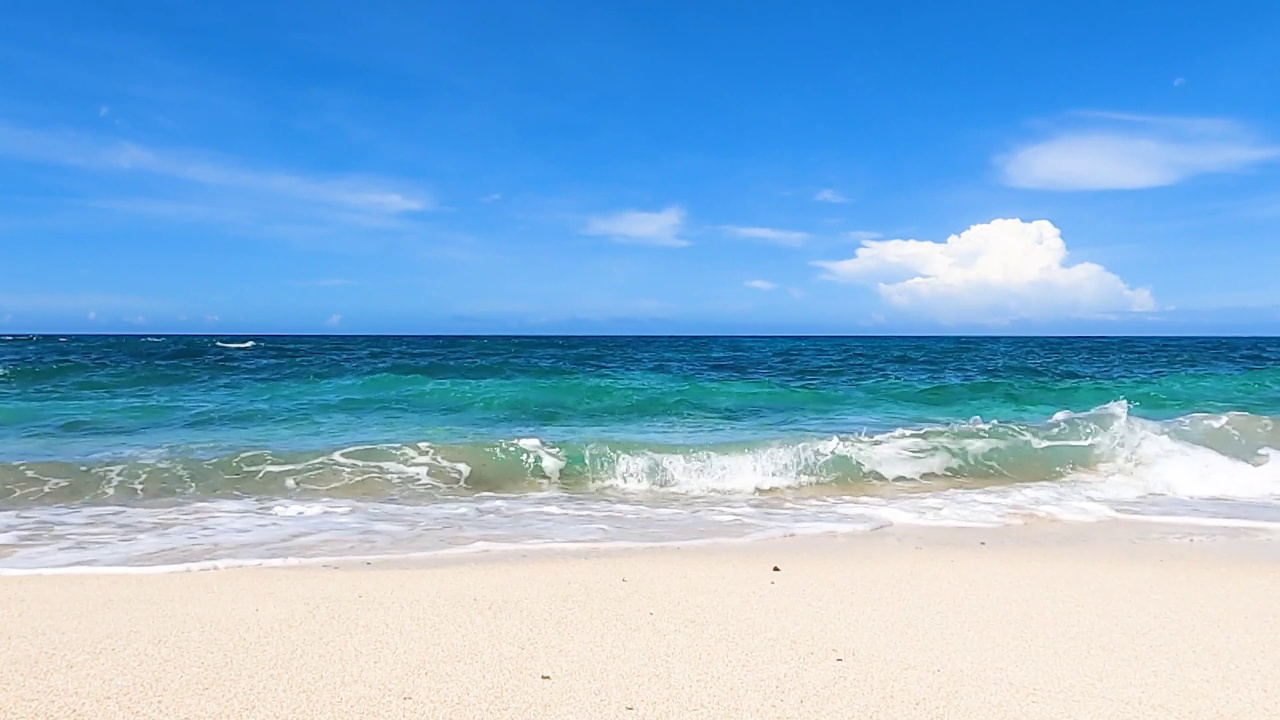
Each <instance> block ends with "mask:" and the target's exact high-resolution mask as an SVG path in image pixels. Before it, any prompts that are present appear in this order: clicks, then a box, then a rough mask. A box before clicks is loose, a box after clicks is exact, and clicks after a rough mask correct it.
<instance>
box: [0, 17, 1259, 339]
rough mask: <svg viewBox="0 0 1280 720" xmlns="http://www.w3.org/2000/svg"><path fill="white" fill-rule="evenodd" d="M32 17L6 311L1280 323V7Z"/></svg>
mask: <svg viewBox="0 0 1280 720" xmlns="http://www.w3.org/2000/svg"><path fill="white" fill-rule="evenodd" d="M4 15H5V21H4V22H3V23H0V77H3V78H4V80H3V84H2V85H0V90H2V91H0V263H2V265H0V269H2V271H3V272H2V274H0V333H14V334H17V333H26V332H54V333H72V332H103V333H110V332H132V333H169V332H191V333H212V334H225V335H231V334H241V333H406V334H417V333H426V334H432V333H450V334H452V333H584V334H595V333H624V334H626V333H641V334H648V333H673V334H683V333H709V334H717V333H734V334H738V333H746V334H756V333H760V334H792V333H795V334H809V333H817V334H828V333H830V334H952V333H965V334H969V333H980V334H1039V333H1047V334H1059V333H1088V334H1277V333H1280V282H1277V279H1278V278H1280V230H1277V227H1278V226H1280V51H1278V50H1277V49H1276V48H1280V3H1275V2H1270V1H1267V2H1262V1H1258V2H1232V1H1230V0H1224V1H1222V2H1216V3H1212V4H1205V3H1192V2H1177V1H1175V2H1145V1H1142V2H1137V1H1128V2H1126V1H1124V0H1108V2H1094V1H1092V0H1085V1H1083V2H1070V3H1067V2H1042V3H1028V2H1025V1H1024V2H984V1H982V0H972V1H970V2H965V3H938V2H897V3H884V2H877V3H865V2H838V3H837V2H830V3H824V2H813V3H759V2H747V3H743V2H734V3H729V2H712V1H708V2H702V3H676V2H653V3H643V4H641V3H625V4H624V3H600V2H558V3H527V2H526V3H508V2H486V1H483V0H480V1H473V2H468V3H416V2H407V1H403V2H376V1H374V2H367V3H352V2H349V1H347V2H328V1H327V0H310V1H308V2H272V1H270V0H263V1H262V2H256V3H208V2H178V1H174V2H111V1H103V0H98V1H96V2H63V1H60V0H44V1H43V2H29V1H27V0H15V1H14V2H10V3H6V4H5V13H4Z"/></svg>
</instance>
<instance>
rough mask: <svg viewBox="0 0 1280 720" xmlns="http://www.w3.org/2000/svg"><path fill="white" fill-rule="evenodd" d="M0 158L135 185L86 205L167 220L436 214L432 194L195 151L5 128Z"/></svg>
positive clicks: (348, 221)
mask: <svg viewBox="0 0 1280 720" xmlns="http://www.w3.org/2000/svg"><path fill="white" fill-rule="evenodd" d="M0 157H7V158H10V159H13V160H18V161H23V162H29V163H36V164H41V165H48V166H54V167H63V168H68V169H73V170H80V171H84V172H90V173H94V174H99V175H102V176H103V177H108V178H120V179H127V180H132V181H135V184H134V186H132V187H131V186H128V185H125V186H124V187H122V188H120V189H118V190H113V191H112V192H111V193H110V194H105V193H104V194H103V195H102V196H100V197H97V198H93V199H91V200H90V201H89V204H90V205H91V206H94V207H99V208H103V209H109V210H115V211H118V212H126V213H136V214H145V215H148V216H153V217H156V216H160V217H165V218H168V219H173V220H188V221H192V222H228V223H233V224H237V223H265V222H266V221H270V220H286V221H289V222H309V223H313V224H316V223H337V224H343V225H357V226H363V227H375V226H383V227H385V226H389V225H390V224H393V223H395V222H398V221H399V220H401V219H402V218H405V217H408V216H412V215H413V214H415V213H420V212H424V211H428V210H432V209H434V208H435V207H436V202H435V200H434V199H433V198H432V197H431V195H430V194H428V193H426V192H424V191H422V190H419V189H416V188H413V187H409V186H407V185H406V184H404V183H396V182H394V181H390V180H386V179H380V178H368V177H356V176H342V177H339V176H325V175H321V174H317V173H302V172H295V171H285V170H280V169H273V168H264V167H256V166H254V165H252V164H250V163H245V162H242V161H238V160H235V159H232V158H226V157H221V156H216V155H213V154H210V153H206V152H201V151H197V150H191V149H181V148H161V147H148V146H144V145H140V144H137V143H130V142H124V141H120V140H116V139H112V138H108V137H103V136H96V135H86V134H81V133H74V132H63V131H48V130H37V129H28V128H19V127H14V126H10V125H5V124H0ZM146 180H162V181H165V182H164V183H163V185H162V186H159V187H157V186H156V184H155V183H154V182H152V183H149V184H148V183H145V182H143V181H146ZM138 183H141V185H138ZM131 191H132V192H131ZM122 196H123V197H122Z"/></svg>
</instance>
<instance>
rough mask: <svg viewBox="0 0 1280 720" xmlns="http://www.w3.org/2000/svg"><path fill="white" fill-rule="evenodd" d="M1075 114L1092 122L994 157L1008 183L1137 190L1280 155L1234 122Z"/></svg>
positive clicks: (1279, 150) (1051, 187) (1045, 187)
mask: <svg viewBox="0 0 1280 720" xmlns="http://www.w3.org/2000/svg"><path fill="white" fill-rule="evenodd" d="M1076 118H1077V119H1081V120H1083V121H1084V122H1085V124H1086V125H1088V127H1084V128H1078V129H1074V130H1068V131H1065V132H1060V133H1058V134H1055V135H1054V136H1052V137H1049V138H1047V139H1045V140H1042V141H1040V142H1036V143H1032V144H1030V145H1025V146H1023V147H1020V148H1017V149H1016V150H1014V151H1013V152H1011V153H1009V154H1007V155H1004V156H1001V157H998V158H996V164H997V165H998V166H999V167H1000V169H1001V171H1002V172H1003V174H1004V181H1005V183H1006V184H1007V185H1011V186H1013V187H1020V188H1032V189H1037V190H1137V189H1141V188H1152V187H1161V186H1165V185H1174V184H1176V183H1179V182H1182V181H1183V180H1186V179H1188V178H1191V177H1194V176H1196V175H1204V174H1208V173H1233V172H1240V171H1243V170H1246V169H1248V168H1249V167H1250V166H1252V165H1255V164H1257V163H1261V162H1265V161H1267V160H1274V159H1276V158H1280V147H1277V146H1274V145H1267V144H1265V143H1262V142H1260V141H1258V140H1257V139H1256V138H1254V137H1253V136H1252V135H1251V134H1250V133H1249V132H1248V131H1247V130H1246V129H1245V128H1244V127H1243V126H1241V125H1239V124H1238V123H1234V122H1231V121H1229V120H1220V119H1215V118H1176V117H1159V116H1147V115H1128V114H1122V113H1080V114H1077V116H1076Z"/></svg>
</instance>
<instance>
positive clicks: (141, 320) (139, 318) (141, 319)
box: [120, 315, 147, 325]
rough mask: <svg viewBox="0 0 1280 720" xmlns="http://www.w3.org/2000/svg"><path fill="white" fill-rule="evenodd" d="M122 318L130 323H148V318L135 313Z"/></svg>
mask: <svg viewBox="0 0 1280 720" xmlns="http://www.w3.org/2000/svg"><path fill="white" fill-rule="evenodd" d="M120 319H121V320H123V321H125V322H127V323H129V324H130V325H146V324H147V319H146V318H145V317H143V316H141V315H134V316H133V317H124V318H120Z"/></svg>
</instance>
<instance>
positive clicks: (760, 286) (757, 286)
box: [742, 280, 778, 292]
mask: <svg viewBox="0 0 1280 720" xmlns="http://www.w3.org/2000/svg"><path fill="white" fill-rule="evenodd" d="M742 284H743V285H745V286H747V287H749V288H751V289H753V290H764V291H766V292H767V291H769V290H773V289H775V288H777V287H778V284H777V283H772V282H769V281H768V280H748V281H746V282H744V283H742Z"/></svg>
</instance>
